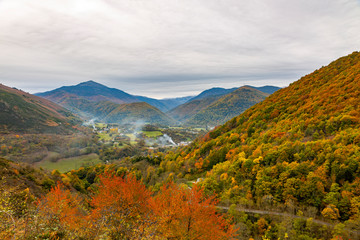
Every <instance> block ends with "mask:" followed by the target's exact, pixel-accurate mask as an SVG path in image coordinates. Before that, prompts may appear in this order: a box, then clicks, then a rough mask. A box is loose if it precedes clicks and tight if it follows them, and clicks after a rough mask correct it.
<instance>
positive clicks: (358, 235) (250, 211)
mask: <svg viewBox="0 0 360 240" xmlns="http://www.w3.org/2000/svg"><path fill="white" fill-rule="evenodd" d="M217 208H219V209H223V210H229V209H230V207H225V206H217ZM236 210H237V211H239V212H245V213H255V214H260V215H276V216H283V217H290V218H300V219H304V220H307V219H309V218H308V217H304V216H297V215H294V214H290V213H283V212H273V211H266V210H256V209H248V208H239V207H238V208H236ZM312 221H313V222H314V223H317V224H320V225H325V226H328V227H334V226H335V224H334V223H329V222H325V221H322V220H319V219H314V218H312ZM346 230H348V231H350V232H351V233H353V234H355V235H356V236H357V237H360V231H354V230H351V229H346Z"/></svg>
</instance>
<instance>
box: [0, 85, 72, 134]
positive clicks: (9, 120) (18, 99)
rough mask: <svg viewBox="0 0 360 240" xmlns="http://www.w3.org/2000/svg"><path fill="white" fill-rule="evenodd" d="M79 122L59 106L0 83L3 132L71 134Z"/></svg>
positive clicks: (1, 125) (0, 127)
mask: <svg viewBox="0 0 360 240" xmlns="http://www.w3.org/2000/svg"><path fill="white" fill-rule="evenodd" d="M77 123H79V120H78V119H77V118H76V117H74V116H73V115H72V114H71V113H70V112H69V111H67V110H65V109H64V108H62V107H60V106H59V105H57V104H55V103H53V102H50V101H48V100H46V99H43V98H40V97H37V96H34V95H32V94H29V93H26V92H23V91H20V90H17V89H14V88H9V87H6V86H4V85H1V84H0V132H2V133H6V132H9V131H10V132H23V133H25V132H26V133H69V132H71V131H72V126H73V125H74V124H77Z"/></svg>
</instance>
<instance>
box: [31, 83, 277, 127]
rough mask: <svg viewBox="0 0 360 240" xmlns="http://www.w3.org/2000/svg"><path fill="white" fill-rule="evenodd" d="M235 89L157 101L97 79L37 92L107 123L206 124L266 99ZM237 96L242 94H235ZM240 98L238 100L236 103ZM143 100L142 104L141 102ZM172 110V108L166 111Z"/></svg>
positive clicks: (270, 88) (75, 111)
mask: <svg viewBox="0 0 360 240" xmlns="http://www.w3.org/2000/svg"><path fill="white" fill-rule="evenodd" d="M263 88H264V89H265V88H266V89H267V90H268V91H271V90H273V91H275V90H277V89H279V88H277V87H271V86H266V87H263ZM236 89H237V88H231V89H224V88H212V89H208V90H205V91H203V92H202V93H200V94H199V95H197V96H195V97H190V96H189V97H182V98H173V99H162V100H157V99H153V98H148V97H143V96H134V95H131V94H128V93H126V92H124V91H121V90H118V89H115V88H109V87H106V86H104V85H102V84H99V83H96V82H94V81H88V82H83V83H80V84H78V85H75V86H66V87H61V88H58V89H55V90H52V91H48V92H44V93H38V94H37V95H38V96H41V97H44V98H46V99H49V100H51V101H54V102H55V103H57V104H60V105H61V106H63V107H65V108H67V109H69V110H71V111H72V112H74V113H76V114H79V115H80V116H82V117H85V118H97V119H99V120H101V121H105V122H114V121H115V122H118V123H128V122H132V121H137V120H141V121H144V122H147V123H152V124H162V125H174V124H185V125H191V126H201V127H203V126H207V125H211V126H214V125H217V124H220V123H224V122H225V121H226V120H227V119H229V118H230V117H232V116H235V115H237V114H239V113H241V112H242V111H243V110H245V109H246V108H248V107H249V106H251V105H252V104H254V103H257V102H258V101H261V100H263V98H257V97H254V96H251V95H249V94H248V95H247V97H249V98H253V97H254V98H253V99H248V102H246V101H247V100H244V98H243V97H242V96H241V95H242V94H245V92H242V91H235V90H236ZM247 89H248V90H249V91H250V89H252V90H251V91H257V90H256V89H255V88H253V87H247ZM233 92H235V93H233ZM257 92H258V91H257ZM231 93H233V95H232V96H229V97H230V98H231V102H229V105H228V106H226V101H227V100H226V99H224V100H222V101H223V102H222V103H221V102H220V103H218V105H217V106H220V107H221V108H223V110H222V112H221V113H214V114H212V113H211V111H217V110H219V109H217V108H216V107H212V108H209V109H207V108H208V107H210V106H211V105H212V104H213V103H216V102H217V101H218V100H220V98H222V97H223V96H225V95H227V94H231ZM237 95H239V96H238V97H234V96H237ZM245 95H246V94H245ZM264 96H265V95H264ZM237 100H239V102H237V103H235V102H236V101H237ZM141 102H142V104H140V103H141ZM135 103H138V104H135ZM143 103H146V104H143ZM124 104H125V105H124ZM121 105H124V106H121ZM235 105H236V106H235ZM132 107H133V108H132ZM169 109H172V110H170V111H167V110H169ZM206 109H207V110H206ZM225 109H226V110H225ZM164 111H165V112H166V113H164ZM201 111H205V112H204V113H202V115H200V116H198V117H195V118H194V120H192V121H189V122H187V120H189V119H190V118H191V117H194V116H195V115H196V114H198V113H200V112H201ZM214 115H216V119H211V118H210V116H214Z"/></svg>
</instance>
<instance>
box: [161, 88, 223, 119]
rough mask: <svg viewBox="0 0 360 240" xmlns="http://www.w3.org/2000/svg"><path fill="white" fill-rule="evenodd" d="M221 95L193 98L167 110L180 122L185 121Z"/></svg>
mask: <svg viewBox="0 0 360 240" xmlns="http://www.w3.org/2000/svg"><path fill="white" fill-rule="evenodd" d="M221 97H222V95H215V96H208V97H204V98H200V99H194V100H191V101H189V102H186V103H184V104H181V105H180V106H177V107H176V108H174V109H172V110H170V111H169V112H167V114H168V115H169V116H171V117H172V118H174V119H176V120H177V121H180V122H185V121H186V120H188V119H189V118H191V117H192V116H194V115H195V114H197V113H198V112H200V111H201V110H203V109H206V108H207V107H208V106H210V105H211V104H212V103H213V102H215V101H217V100H218V99H219V98H221Z"/></svg>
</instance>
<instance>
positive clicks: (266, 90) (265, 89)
mask: <svg viewBox="0 0 360 240" xmlns="http://www.w3.org/2000/svg"><path fill="white" fill-rule="evenodd" d="M244 87H251V88H255V89H257V90H259V91H261V92H263V93H268V94H273V93H274V92H276V91H277V90H280V89H281V88H279V87H275V86H263V87H253V86H250V85H245V86H244Z"/></svg>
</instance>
